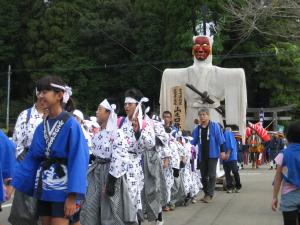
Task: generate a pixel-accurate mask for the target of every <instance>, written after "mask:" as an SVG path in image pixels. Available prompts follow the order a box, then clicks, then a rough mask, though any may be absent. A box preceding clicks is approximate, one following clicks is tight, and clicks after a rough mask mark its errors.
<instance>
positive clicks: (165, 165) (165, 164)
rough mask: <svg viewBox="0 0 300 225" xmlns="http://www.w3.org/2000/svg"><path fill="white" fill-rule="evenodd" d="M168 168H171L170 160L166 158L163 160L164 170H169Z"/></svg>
mask: <svg viewBox="0 0 300 225" xmlns="http://www.w3.org/2000/svg"><path fill="white" fill-rule="evenodd" d="M168 166H169V159H167V158H166V159H164V160H163V168H164V169H166V168H168Z"/></svg>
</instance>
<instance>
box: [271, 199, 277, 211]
mask: <svg viewBox="0 0 300 225" xmlns="http://www.w3.org/2000/svg"><path fill="white" fill-rule="evenodd" d="M277 204H278V199H277V198H273V200H272V210H273V211H274V212H275V211H276V210H277Z"/></svg>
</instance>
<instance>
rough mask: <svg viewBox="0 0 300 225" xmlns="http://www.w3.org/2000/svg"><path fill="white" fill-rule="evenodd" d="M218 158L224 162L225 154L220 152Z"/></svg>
mask: <svg viewBox="0 0 300 225" xmlns="http://www.w3.org/2000/svg"><path fill="white" fill-rule="evenodd" d="M220 158H221V159H222V160H226V154H225V152H221V153H220Z"/></svg>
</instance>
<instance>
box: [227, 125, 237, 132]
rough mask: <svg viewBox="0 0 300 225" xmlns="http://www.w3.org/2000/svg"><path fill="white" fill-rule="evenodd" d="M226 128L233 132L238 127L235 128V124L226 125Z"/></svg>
mask: <svg viewBox="0 0 300 225" xmlns="http://www.w3.org/2000/svg"><path fill="white" fill-rule="evenodd" d="M227 127H229V128H231V130H234V131H238V130H239V126H237V125H236V124H226V128H227Z"/></svg>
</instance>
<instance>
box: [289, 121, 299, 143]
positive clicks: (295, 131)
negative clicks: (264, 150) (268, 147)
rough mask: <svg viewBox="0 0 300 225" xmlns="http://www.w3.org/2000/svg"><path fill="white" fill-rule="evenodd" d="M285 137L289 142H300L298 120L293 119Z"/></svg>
mask: <svg viewBox="0 0 300 225" xmlns="http://www.w3.org/2000/svg"><path fill="white" fill-rule="evenodd" d="M286 139H287V140H288V142H289V143H300V121H299V120H298V121H295V122H293V123H291V124H290V125H289V126H288V129H287V131H286Z"/></svg>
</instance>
